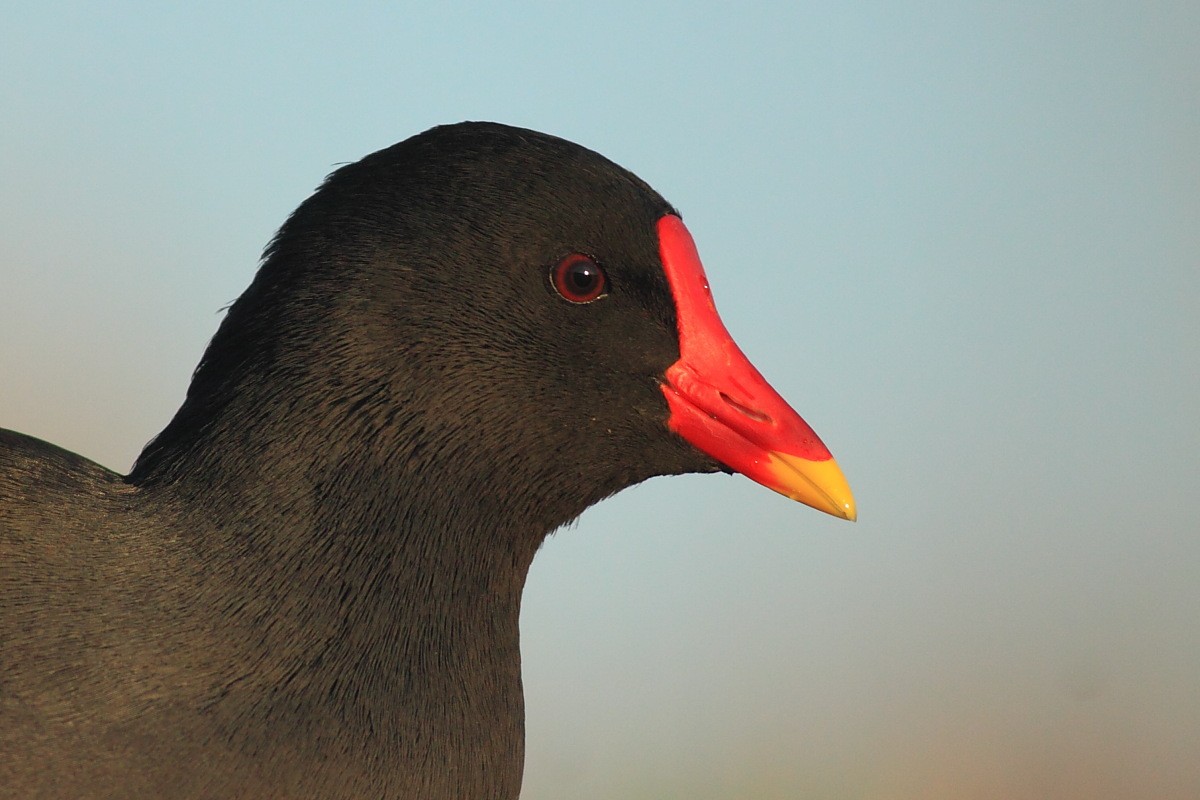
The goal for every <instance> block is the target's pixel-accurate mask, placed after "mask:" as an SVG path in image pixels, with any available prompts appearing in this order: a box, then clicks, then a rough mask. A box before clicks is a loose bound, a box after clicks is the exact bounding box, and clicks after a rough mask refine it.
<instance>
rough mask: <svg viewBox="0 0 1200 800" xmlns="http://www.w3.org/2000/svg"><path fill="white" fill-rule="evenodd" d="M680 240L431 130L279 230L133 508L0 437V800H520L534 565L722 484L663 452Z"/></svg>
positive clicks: (87, 473) (597, 162)
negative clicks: (558, 289) (682, 495)
mask: <svg viewBox="0 0 1200 800" xmlns="http://www.w3.org/2000/svg"><path fill="white" fill-rule="evenodd" d="M671 213H673V212H672V209H671V207H670V206H669V205H668V204H667V203H666V202H665V201H664V200H663V199H662V198H661V197H660V196H659V195H658V194H656V193H655V192H654V191H653V190H651V189H650V188H649V187H648V186H646V184H645V183H643V182H642V181H641V180H639V179H638V178H637V177H635V176H634V175H632V174H630V173H629V172H626V171H625V170H623V169H621V168H619V167H617V166H616V165H614V164H612V163H611V162H609V161H607V160H606V159H604V158H602V157H601V156H599V155H597V154H595V153H592V152H590V151H588V150H585V149H583V148H581V147H578V146H576V145H573V144H570V143H568V142H565V141H562V140H560V139H555V138H553V137H549V136H545V135H542V134H538V133H534V132H531V131H525V130H519V129H514V128H508V127H504V126H500V125H494V124H482V123H469V124H462V125H455V126H447V127H442V128H436V129H434V130H432V131H429V132H427V133H425V134H422V135H420V136H417V137H414V138H412V139H409V140H407V141H405V142H402V143H400V144H398V145H395V146H393V147H390V148H387V149H385V150H382V151H380V152H377V153H375V154H373V155H370V156H367V157H366V158H364V159H363V160H361V161H359V162H358V163H355V164H352V165H350V166H346V167H343V168H341V169H339V170H338V171H337V172H335V173H333V174H332V175H331V176H330V177H329V178H328V180H327V181H326V182H325V183H324V185H323V186H321V188H320V189H319V190H318V191H317V192H316V193H315V194H314V195H313V196H312V197H310V198H309V199H308V200H307V201H305V202H304V203H303V204H302V205H301V206H300V207H299V208H298V209H297V210H296V212H295V213H294V214H293V215H292V216H291V218H290V219H289V220H288V221H287V223H286V224H285V225H284V226H283V228H282V229H281V230H280V232H279V234H278V235H277V236H276V238H275V240H274V241H273V242H272V243H271V245H270V246H269V247H268V249H267V252H266V255H265V258H264V261H263V264H262V267H261V269H260V270H259V272H258V274H257V276H256V277H255V279H254V282H253V283H252V284H251V286H250V287H249V289H247V291H246V292H245V293H244V294H243V295H242V296H241V298H239V299H238V300H237V301H236V302H235V303H234V304H233V305H232V306H231V307H230V309H229V311H228V314H227V315H226V317H225V319H224V321H223V322H222V324H221V326H220V329H219V330H218V332H217V334H216V336H215V337H214V338H213V340H212V342H211V344H210V345H209V347H208V349H207V351H206V352H205V354H204V357H203V360H202V361H201V363H200V365H199V367H198V368H197V370H196V373H195V376H194V378H193V381H192V384H191V387H190V388H189V390H188V394H187V399H186V400H185V402H184V404H183V406H182V407H181V408H180V410H179V412H178V413H177V414H176V416H175V418H174V419H173V420H172V421H171V423H170V424H169V425H168V426H167V427H166V429H165V430H164V431H163V432H162V433H161V434H159V436H157V437H156V438H155V439H154V440H153V441H152V442H151V443H150V444H149V445H147V447H146V449H145V450H144V451H143V453H142V454H141V456H140V457H139V458H138V460H137V463H136V464H135V465H134V468H133V470H132V471H131V472H130V474H129V475H128V476H127V477H122V476H121V475H118V474H116V473H113V472H111V471H109V470H107V469H105V468H103V467H101V466H99V465H97V464H94V463H92V462H90V461H88V460H86V459H83V458H81V457H79V456H76V455H74V454H71V453H68V452H66V451H64V450H61V449H59V448H57V447H55V446H53V445H50V444H47V443H45V442H42V441H39V440H37V439H33V438H31V437H28V436H24V435H22V434H18V433H14V432H10V431H3V430H0V796H4V797H22V798H24V797H29V798H33V797H54V798H59V797H61V798H91V797H95V798H110V797H129V798H135V797H136V798H144V797H171V798H190V797H196V798H199V797H204V798H380V797H396V798H400V797H403V798H410V797H411V798H417V797H419V798H458V799H460V800H461V799H462V798H516V797H517V794H518V792H519V787H520V782H521V770H522V749H523V732H522V725H523V710H522V695H521V677H520V654H519V648H518V631H517V621H518V612H519V608H520V600H521V591H522V587H523V585H524V582H525V576H526V572H527V569H528V567H529V565H530V562H531V560H532V559H533V556H534V553H535V552H536V551H537V549H538V547H539V545H540V544H541V542H542V540H543V539H544V537H545V536H546V535H547V534H548V533H549V532H551V531H552V530H554V529H555V528H557V527H559V526H561V525H562V524H564V523H566V522H568V521H570V520H572V519H574V518H575V517H576V516H578V515H579V514H580V513H581V512H582V511H583V510H584V509H585V508H587V507H588V506H589V505H591V504H593V503H595V502H597V501H598V500H600V499H602V498H604V497H606V496H608V495H610V494H612V493H614V492H617V491H619V490H621V489H622V488H624V487H626V486H629V485H631V484H634V483H637V482H639V481H642V480H644V479H646V478H649V477H651V476H654V475H665V474H678V473H684V472H706V471H715V470H717V469H719V468H720V467H721V465H720V464H719V463H718V462H717V461H716V460H715V459H714V458H712V457H710V456H708V455H705V454H703V453H702V452H701V451H700V450H698V449H697V448H696V447H695V446H693V444H691V443H689V442H688V441H685V440H684V439H683V438H681V437H680V436H679V435H677V434H676V433H673V432H672V431H671V430H670V429H669V428H668V425H667V420H668V415H669V409H668V405H667V402H666V400H665V399H664V395H663V390H662V389H661V385H662V384H663V382H664V379H663V375H664V372H665V370H666V369H667V368H668V367H669V366H670V365H671V364H672V363H674V362H675V361H676V360H678V359H679V358H680V339H679V335H678V333H677V319H676V304H675V302H674V301H673V298H672V292H671V287H670V286H669V285H668V280H667V278H666V277H665V276H664V272H663V269H662V267H661V265H660V260H659V259H660V254H659V250H658V241H657V240H656V237H655V224H656V221H657V220H658V219H659V218H661V217H662V216H663V215H666V214H671ZM573 252H578V253H584V254H587V255H589V256H591V257H593V258H594V259H595V261H596V262H598V263H599V264H601V265H603V267H604V269H605V270H606V271H607V275H608V280H609V285H610V287H611V291H610V292H609V294H608V296H606V297H604V298H603V299H602V300H599V301H596V302H594V303H589V304H586V305H577V304H574V303H570V302H566V301H564V299H563V298H562V297H559V296H558V295H557V294H556V293H555V291H554V289H553V288H552V285H551V282H550V281H548V279H547V270H548V269H549V268H550V267H551V266H552V265H554V264H555V263H556V262H558V261H559V260H560V259H562V258H563V257H564V256H566V255H568V254H570V253H573ZM831 463H832V462H831Z"/></svg>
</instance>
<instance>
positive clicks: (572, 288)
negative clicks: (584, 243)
mask: <svg viewBox="0 0 1200 800" xmlns="http://www.w3.org/2000/svg"><path fill="white" fill-rule="evenodd" d="M550 285H551V286H553V287H554V291H556V292H558V295H559V296H560V297H562V299H564V300H566V301H567V302H570V303H575V304H577V305H582V304H584V303H590V302H592V301H593V300H599V299H600V298H601V297H604V296H605V295H606V294H607V293H608V276H607V275H606V274H605V273H604V269H603V268H602V267H601V266H600V265H599V264H597V263H596V261H595V259H593V258H592V257H591V256H586V255H584V254H583V253H571V254H570V255H569V256H566V257H564V258H563V259H561V260H560V261H559V262H558V263H557V264H555V265H554V266H553V267H551V269H550Z"/></svg>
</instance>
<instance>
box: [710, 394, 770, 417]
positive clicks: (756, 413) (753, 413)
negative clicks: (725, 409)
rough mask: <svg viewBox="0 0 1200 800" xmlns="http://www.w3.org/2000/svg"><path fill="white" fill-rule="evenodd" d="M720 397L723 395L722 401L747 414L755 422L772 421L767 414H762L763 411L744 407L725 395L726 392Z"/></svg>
mask: <svg viewBox="0 0 1200 800" xmlns="http://www.w3.org/2000/svg"><path fill="white" fill-rule="evenodd" d="M720 395H721V399H722V400H724V401H725V402H726V403H728V404H729V405H731V406H733V407H734V408H736V409H737V410H738V411H740V412H742V413H743V414H745V415H746V416H747V417H749V418H750V419H752V420H754V421H755V422H768V423H769V422H770V421H771V418H770V417H768V416H767V415H766V414H764V413H762V412H761V411H755V410H754V409H753V408H748V407H747V406H744V405H742V404H741V403H739V402H738V401H737V400H734V399H733V398H732V397H730V396H729V395H727V394H725V393H724V392H720Z"/></svg>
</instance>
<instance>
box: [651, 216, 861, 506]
mask: <svg viewBox="0 0 1200 800" xmlns="http://www.w3.org/2000/svg"><path fill="white" fill-rule="evenodd" d="M658 246H659V254H660V256H661V258H662V264H663V269H664V271H665V272H666V274H667V281H668V282H669V283H670V285H671V292H672V294H673V295H674V297H675V308H676V314H677V317H678V322H679V360H678V361H676V362H675V363H674V364H672V365H671V366H670V367H669V368H668V369H667V371H666V382H665V383H664V384H663V387H662V390H663V394H664V395H666V398H667V405H668V407H669V408H670V410H671V416H670V417H669V418H668V419H667V425H668V427H670V429H671V430H673V431H675V432H676V433H677V434H679V435H680V436H682V437H683V438H684V439H686V440H687V441H688V442H690V443H691V444H692V446H694V447H695V448H696V449H698V450H700V451H701V452H703V453H706V454H707V455H710V456H712V457H713V458H715V459H716V460H717V461H720V462H721V463H722V464H724V465H725V466H727V467H729V468H730V469H732V470H734V471H736V472H740V473H742V474H743V475H745V476H746V477H748V478H750V479H751V480H754V481H757V482H758V483H761V484H762V485H763V486H766V487H767V488H769V489H774V490H775V491H777V492H779V493H780V494H784V495H787V496H788V497H790V498H792V499H793V500H799V501H800V502H801V503H804V504H806V505H809V506H812V507H813V508H815V509H818V510H820V511H824V512H826V513H828V514H833V515H834V516H838V517H842V518H843V519H848V520H853V519H855V518H856V517H857V512H856V511H855V508H854V496H853V495H852V494H851V493H850V487H849V485H847V483H846V479H845V478H844V477H843V476H842V471H841V470H840V469H839V468H838V465H837V462H835V461H834V460H833V456H832V455H830V453H829V450H828V448H826V447H825V445H824V444H823V443H822V442H821V440H820V439H819V438H818V437H817V434H815V433H814V432H813V430H812V428H810V427H808V423H806V422H805V421H804V420H803V419H801V418H800V415H799V414H797V413H796V412H795V411H793V410H792V407H791V406H789V405H788V404H787V401H785V400H784V399H783V398H782V397H780V396H779V393H778V392H776V391H775V390H774V389H772V388H771V385H770V384H769V383H767V382H766V380H764V379H763V377H762V375H760V374H759V373H758V370H756V369H755V368H754V365H753V364H751V363H750V360H749V359H747V358H746V356H745V355H743V354H742V351H741V350H740V349H739V348H738V346H737V344H735V343H734V341H733V339H732V337H730V335H729V332H728V331H727V330H725V325H724V324H723V323H722V322H721V318H720V316H718V315H717V308H716V306H715V305H714V304H713V299H712V293H711V292H710V291H709V288H708V279H707V278H706V277H705V276H704V267H703V266H702V265H701V263H700V256H699V254H698V253H697V252H696V244H695V242H694V241H692V235H691V234H690V233H688V229H687V228H686V227H684V224H683V220H681V219H680V218H679V217H676V216H674V215H668V216H665V217H663V218H662V219H660V220H659V221H658Z"/></svg>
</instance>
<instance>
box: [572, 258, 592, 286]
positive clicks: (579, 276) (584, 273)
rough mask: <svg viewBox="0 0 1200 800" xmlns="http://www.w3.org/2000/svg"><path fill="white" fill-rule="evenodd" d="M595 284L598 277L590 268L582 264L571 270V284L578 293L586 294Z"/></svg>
mask: <svg viewBox="0 0 1200 800" xmlns="http://www.w3.org/2000/svg"><path fill="white" fill-rule="evenodd" d="M595 282H596V276H595V274H594V273H593V272H592V270H591V268H590V267H588V266H586V265H584V264H580V265H578V266H576V267H575V268H574V269H572V270H571V283H572V284H574V286H575V289H576V290H577V291H580V292H586V291H587V290H589V289H591V288H592V286H593V284H594V283H595Z"/></svg>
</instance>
